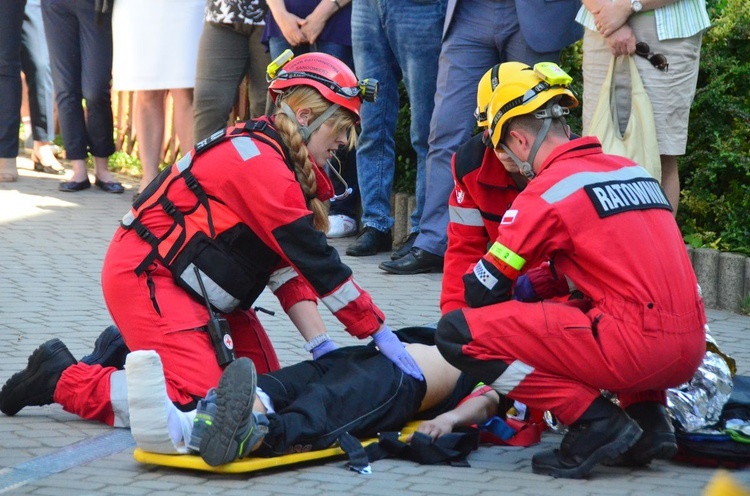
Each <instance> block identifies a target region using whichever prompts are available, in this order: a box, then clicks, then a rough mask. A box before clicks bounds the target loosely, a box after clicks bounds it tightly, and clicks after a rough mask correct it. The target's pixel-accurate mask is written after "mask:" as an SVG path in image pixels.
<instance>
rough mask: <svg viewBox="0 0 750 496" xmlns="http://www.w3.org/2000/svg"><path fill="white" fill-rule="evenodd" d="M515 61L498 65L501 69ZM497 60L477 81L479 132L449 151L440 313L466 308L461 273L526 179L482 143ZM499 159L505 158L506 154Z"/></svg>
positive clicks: (490, 237)
mask: <svg viewBox="0 0 750 496" xmlns="http://www.w3.org/2000/svg"><path fill="white" fill-rule="evenodd" d="M516 65H519V66H524V67H525V65H524V64H521V63H520V62H508V63H506V64H502V67H503V69H504V71H508V70H510V69H512V68H513V67H515V66H516ZM500 67H501V64H497V65H495V66H493V67H492V68H491V69H490V70H488V71H487V72H486V73H485V74H484V76H482V79H480V80H479V84H478V85H477V109H476V111H475V112H474V117H476V119H477V126H479V127H480V128H482V129H483V131H482V132H481V133H479V134H477V135H475V136H473V137H472V138H471V139H469V141H467V142H466V143H464V144H463V145H461V146H460V147H459V148H458V150H456V153H454V154H453V164H452V169H453V183H454V188H453V193H452V194H451V195H450V197H449V199H448V213H449V221H448V248H447V249H446V252H445V262H444V267H443V272H444V275H443V288H442V291H441V293H440V310H441V312H442V313H443V314H445V313H447V312H449V311H451V310H456V309H457V308H464V307H466V306H467V305H466V301H465V300H464V285H463V281H462V279H461V278H462V277H463V275H464V274H466V272H467V271H468V270H469V269H470V268H471V267H472V266H473V265H474V264H475V263H476V261H477V260H479V259H480V258H481V257H482V255H484V253H485V252H486V251H487V246H488V245H489V243H490V241H492V240H494V239H495V235H496V233H497V227H498V226H499V225H500V219H502V217H503V214H505V211H506V210H507V209H508V208H510V205H511V203H513V200H514V199H515V198H516V196H518V193H519V192H520V190H521V189H523V187H524V186H525V185H526V183H527V182H528V181H527V179H526V178H525V177H524V176H523V175H522V174H521V173H520V172H518V167H516V166H515V164H513V163H512V162H511V164H509V166H508V169H506V168H505V166H504V164H503V163H501V161H500V160H499V159H498V157H497V155H496V154H495V152H494V150H492V149H491V148H488V147H487V146H485V144H484V135H485V134H486V133H487V130H486V129H487V127H488V123H487V105H488V104H489V103H490V97H491V96H492V92H493V90H494V89H495V88H496V87H497V84H498V82H499V81H500V80H501V78H502V77H503V74H501V73H500V71H499V69H500ZM503 161H504V162H507V161H510V158H509V157H507V155H504V156H503Z"/></svg>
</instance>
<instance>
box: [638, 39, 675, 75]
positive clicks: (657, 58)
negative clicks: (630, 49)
mask: <svg viewBox="0 0 750 496" xmlns="http://www.w3.org/2000/svg"><path fill="white" fill-rule="evenodd" d="M635 54H636V55H638V56H639V57H643V58H644V59H646V60H648V61H649V62H651V65H653V66H654V67H656V68H657V69H659V70H660V71H664V72H667V71H668V70H669V63H667V57H665V56H664V55H663V54H661V53H654V52H652V51H651V48H650V47H649V46H648V43H646V42H645V41H639V42H638V43H636V44H635Z"/></svg>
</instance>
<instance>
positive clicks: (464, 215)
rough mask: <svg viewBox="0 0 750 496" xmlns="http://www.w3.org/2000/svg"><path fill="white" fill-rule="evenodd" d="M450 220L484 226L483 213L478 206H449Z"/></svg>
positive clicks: (467, 224)
mask: <svg viewBox="0 0 750 496" xmlns="http://www.w3.org/2000/svg"><path fill="white" fill-rule="evenodd" d="M448 214H449V215H450V221H451V222H453V223H454V224H461V225H463V226H475V227H483V226H484V221H482V214H481V213H480V212H479V210H478V209H476V208H464V207H454V206H450V207H448Z"/></svg>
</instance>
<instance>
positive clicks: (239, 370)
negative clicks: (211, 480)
mask: <svg viewBox="0 0 750 496" xmlns="http://www.w3.org/2000/svg"><path fill="white" fill-rule="evenodd" d="M256 380H257V376H256V374H255V365H254V364H253V361H252V360H250V359H249V358H246V357H241V358H238V359H236V360H235V361H233V362H232V363H230V364H229V365H228V366H227V368H226V370H224V374H222V376H221V380H220V381H219V389H218V390H217V392H216V414H215V417H214V420H213V422H212V423H211V425H209V426H208V428H207V429H206V431H205V434H204V435H203V438H202V439H201V443H200V454H201V458H203V461H204V462H206V463H207V464H209V465H211V466H212V467H216V466H218V465H223V464H225V463H229V462H232V461H234V460H236V459H238V458H242V457H244V456H247V455H248V454H250V453H251V452H252V451H253V450H254V449H255V448H256V447H257V446H258V445H260V443H261V441H263V438H264V437H265V436H266V434H267V433H268V418H267V417H266V416H265V415H263V414H259V413H258V414H256V413H253V403H254V402H255V389H256V388H255V386H256Z"/></svg>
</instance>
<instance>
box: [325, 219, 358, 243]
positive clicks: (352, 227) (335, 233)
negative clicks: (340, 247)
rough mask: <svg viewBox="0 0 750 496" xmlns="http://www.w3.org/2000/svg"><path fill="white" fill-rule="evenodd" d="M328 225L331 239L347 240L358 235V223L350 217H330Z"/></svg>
mask: <svg viewBox="0 0 750 496" xmlns="http://www.w3.org/2000/svg"><path fill="white" fill-rule="evenodd" d="M328 223H329V224H330V227H329V228H328V234H327V236H328V237H329V238H346V237H349V236H354V235H355V234H356V233H357V221H356V220H354V219H352V218H351V217H349V216H348V215H329V216H328Z"/></svg>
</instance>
